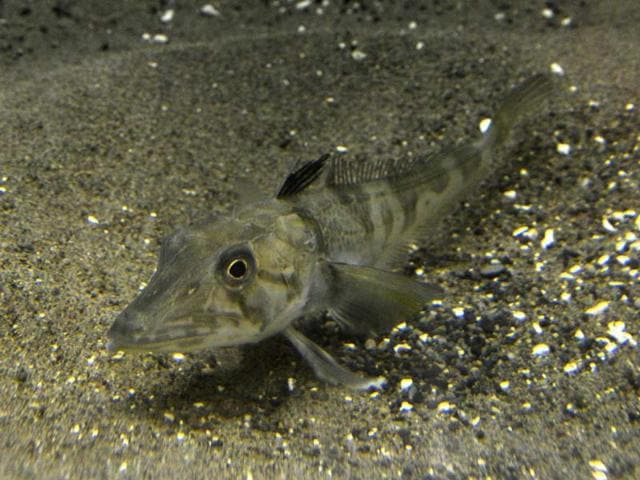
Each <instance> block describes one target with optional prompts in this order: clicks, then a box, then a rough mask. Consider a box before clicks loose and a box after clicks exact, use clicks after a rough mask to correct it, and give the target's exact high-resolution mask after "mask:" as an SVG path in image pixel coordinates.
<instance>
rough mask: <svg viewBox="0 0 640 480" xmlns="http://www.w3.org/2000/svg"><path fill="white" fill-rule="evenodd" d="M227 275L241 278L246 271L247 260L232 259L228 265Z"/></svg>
mask: <svg viewBox="0 0 640 480" xmlns="http://www.w3.org/2000/svg"><path fill="white" fill-rule="evenodd" d="M228 272H229V275H231V276H232V277H233V278H236V279H237V278H242V277H244V276H245V274H246V273H247V262H245V261H244V260H233V261H232V262H231V264H230V265H229V270H228Z"/></svg>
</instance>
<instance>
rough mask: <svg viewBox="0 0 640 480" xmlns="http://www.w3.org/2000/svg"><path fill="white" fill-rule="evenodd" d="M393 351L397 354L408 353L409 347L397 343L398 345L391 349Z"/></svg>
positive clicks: (406, 344)
mask: <svg viewBox="0 0 640 480" xmlns="http://www.w3.org/2000/svg"><path fill="white" fill-rule="evenodd" d="M393 351H394V352H396V353H397V354H399V353H406V352H410V351H411V345H409V344H408V343H399V344H398V345H396V346H394V347H393Z"/></svg>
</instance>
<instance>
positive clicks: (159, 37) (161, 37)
mask: <svg viewBox="0 0 640 480" xmlns="http://www.w3.org/2000/svg"><path fill="white" fill-rule="evenodd" d="M151 43H157V44H158V45H164V44H166V43H169V37H168V36H167V35H165V34H164V33H156V34H155V35H154V36H153V37H152V38H151Z"/></svg>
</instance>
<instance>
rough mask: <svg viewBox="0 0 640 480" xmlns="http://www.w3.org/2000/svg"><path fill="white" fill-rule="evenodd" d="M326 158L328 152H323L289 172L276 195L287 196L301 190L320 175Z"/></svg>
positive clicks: (327, 157) (278, 196) (279, 196)
mask: <svg viewBox="0 0 640 480" xmlns="http://www.w3.org/2000/svg"><path fill="white" fill-rule="evenodd" d="M328 159H329V154H328V153H325V154H324V155H322V156H321V157H320V158H318V159H317V160H311V161H309V162H306V163H304V164H303V165H302V166H301V167H300V168H298V169H297V170H294V171H293V172H291V173H290V174H289V175H288V176H287V178H286V179H285V181H284V183H283V184H282V186H281V187H280V190H279V191H278V195H276V197H277V198H284V197H289V196H291V195H295V194H296V193H300V192H301V191H303V190H304V189H305V188H307V187H308V186H309V185H311V184H312V183H313V182H314V181H315V180H316V179H317V178H318V177H319V176H320V174H321V173H322V170H323V169H324V167H325V165H326V164H327V160H328Z"/></svg>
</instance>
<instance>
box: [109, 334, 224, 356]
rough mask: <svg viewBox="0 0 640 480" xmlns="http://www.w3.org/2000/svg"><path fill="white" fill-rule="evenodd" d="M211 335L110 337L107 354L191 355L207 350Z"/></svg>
mask: <svg viewBox="0 0 640 480" xmlns="http://www.w3.org/2000/svg"><path fill="white" fill-rule="evenodd" d="M210 337H212V335H210V334H209V335H193V336H186V337H180V338H167V339H154V338H118V337H117V336H113V335H110V339H109V341H108V342H107V350H108V351H109V352H117V351H123V352H152V353H174V352H182V353H191V352H195V351H198V350H203V349H205V348H207V347H208V346H209V345H210V344H211V341H210V340H208V339H210Z"/></svg>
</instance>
